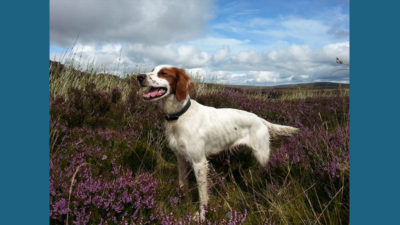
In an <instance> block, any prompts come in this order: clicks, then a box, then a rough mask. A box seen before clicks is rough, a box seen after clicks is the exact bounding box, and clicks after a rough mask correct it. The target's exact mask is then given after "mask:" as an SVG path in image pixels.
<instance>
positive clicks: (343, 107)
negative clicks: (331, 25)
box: [50, 62, 349, 224]
mask: <svg viewBox="0 0 400 225" xmlns="http://www.w3.org/2000/svg"><path fill="white" fill-rule="evenodd" d="M348 93H349V91H348V88H306V89H303V88H300V89H299V88H295V89H271V88H264V89H251V90H250V89H238V88H232V87H227V86H223V85H218V84H207V83H205V82H204V81H202V80H201V79H197V80H196V89H195V90H194V91H193V93H191V97H192V98H194V99H196V100H197V101H199V102H200V103H202V104H206V105H210V106H214V107H217V108H221V107H231V108H238V109H243V110H247V111H251V112H253V113H256V114H257V115H259V116H260V117H263V118H265V119H267V120H269V121H271V122H274V123H280V124H286V125H292V126H296V127H299V128H300V129H301V132H300V133H299V134H298V135H295V136H293V137H288V138H287V137H282V138H280V139H274V140H273V141H272V146H273V152H272V155H271V160H270V162H269V165H268V166H267V167H266V168H260V167H259V166H258V164H257V162H256V161H255V159H254V158H253V157H252V155H251V154H250V151H249V149H247V148H246V147H240V148H238V149H237V150H236V151H234V152H231V153H229V154H228V153H222V154H220V155H217V156H213V157H211V158H210V174H209V178H208V179H209V181H210V182H209V183H210V187H209V190H210V201H209V202H210V206H209V208H208V213H207V220H206V222H205V223H204V224H348V223H349V158H348V157H349V154H348V153H349V139H348V138H349V133H348V132H349V130H348V125H349V112H348V107H349V105H348V103H349V99H348ZM162 118H163V117H162V112H161V111H160V110H159V108H158V106H157V104H156V103H144V102H143V101H141V98H140V89H139V87H138V85H137V82H136V80H135V78H134V75H133V74H131V75H128V76H126V77H124V78H120V77H117V76H113V75H109V74H95V73H94V72H93V70H90V69H89V70H87V71H86V72H81V71H79V70H76V69H74V67H73V66H64V65H62V64H59V63H55V62H50V223H51V224H65V223H66V220H67V217H68V220H69V221H68V223H77V224H94V223H96V224H121V223H125V222H126V223H129V224H132V223H135V224H141V223H143V224H144V223H148V224H197V223H198V222H196V221H194V218H193V215H194V213H195V212H196V211H197V210H198V196H197V188H196V181H195V177H194V175H193V172H191V173H190V175H189V183H190V185H189V187H190V188H189V189H188V190H181V189H179V188H177V186H178V185H177V184H178V181H177V168H176V159H175V156H174V155H173V153H172V152H171V151H170V149H169V148H168V147H167V145H166V141H165V138H164V135H163V128H162V123H163V120H162ZM81 165H84V166H81ZM80 166H81V167H80ZM78 168H79V169H78Z"/></svg>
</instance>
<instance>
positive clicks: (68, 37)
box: [50, 0, 349, 85]
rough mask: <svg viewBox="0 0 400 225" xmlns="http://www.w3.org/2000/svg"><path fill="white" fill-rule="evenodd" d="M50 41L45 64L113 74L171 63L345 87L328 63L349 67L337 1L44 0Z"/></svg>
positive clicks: (249, 77)
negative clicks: (92, 67)
mask: <svg viewBox="0 0 400 225" xmlns="http://www.w3.org/2000/svg"><path fill="white" fill-rule="evenodd" d="M50 40H51V43H50V57H51V59H52V60H57V61H62V62H66V63H68V62H69V61H71V59H72V58H74V61H75V62H79V64H81V65H85V64H87V63H91V62H94V63H95V67H98V68H101V69H104V68H105V69H106V70H108V71H109V72H111V73H115V74H120V75H122V74H126V73H132V72H138V71H137V70H141V71H146V70H151V68H153V67H154V66H155V65H158V64H172V65H176V66H178V67H182V68H185V69H186V70H187V72H188V73H190V74H191V75H192V76H199V77H202V78H203V79H206V80H211V81H214V82H220V83H228V84H245V85H278V84H287V83H303V82H315V81H333V82H345V83H348V82H349V70H348V68H347V67H344V66H343V65H338V64H336V62H335V59H336V57H339V58H341V59H342V60H344V61H346V62H348V61H349V2H348V1H344V0H343V1H342V0H331V1H328V0H306V1H302V0H298V1H289V0H287V1H277V0H268V1H226V0H223V1H212V0H206V1H190V0H174V1H161V0H147V1H144V0H135V1H129V0H125V1H118V3H115V2H111V3H110V2H109V1H107V0H83V1H80V2H74V3H73V4H72V3H70V1H68V0H57V1H56V0H51V1H50ZM71 48H73V50H68V49H71ZM66 52H67V53H69V54H65V53H66Z"/></svg>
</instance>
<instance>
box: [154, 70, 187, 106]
mask: <svg viewBox="0 0 400 225" xmlns="http://www.w3.org/2000/svg"><path fill="white" fill-rule="evenodd" d="M157 76H158V77H160V78H164V79H166V80H167V81H168V82H169V85H170V87H171V93H173V94H175V97H176V99H177V100H178V101H183V100H184V99H185V98H186V96H187V95H188V93H189V92H190V91H191V90H192V89H193V88H194V83H193V82H192V79H191V78H190V77H189V75H187V74H186V72H185V70H184V69H179V68H176V67H173V68H163V69H161V70H160V71H158V74H157Z"/></svg>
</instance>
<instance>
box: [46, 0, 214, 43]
mask: <svg viewBox="0 0 400 225" xmlns="http://www.w3.org/2000/svg"><path fill="white" fill-rule="evenodd" d="M211 6H212V5H211V0H205V1H187V0H174V1H163V0H121V1H108V0H81V1H70V0H50V40H51V43H52V44H57V45H62V46H67V47H71V46H72V45H73V42H74V40H75V39H77V38H78V41H80V42H81V43H85V44H89V43H95V42H96V43H107V42H124V43H144V44H167V43H172V42H179V41H187V40H192V39H193V38H196V37H202V36H204V35H205V33H206V22H207V21H208V20H209V19H211V18H212V15H211V12H212V10H211Z"/></svg>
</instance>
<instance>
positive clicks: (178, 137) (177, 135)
mask: <svg viewBox="0 0 400 225" xmlns="http://www.w3.org/2000/svg"><path fill="white" fill-rule="evenodd" d="M165 135H166V138H167V141H168V145H169V147H170V148H171V149H172V150H173V151H182V150H183V149H184V148H185V142H184V138H183V135H182V128H181V127H180V126H179V125H178V124H177V123H176V122H172V123H171V122H166V124H165Z"/></svg>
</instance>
